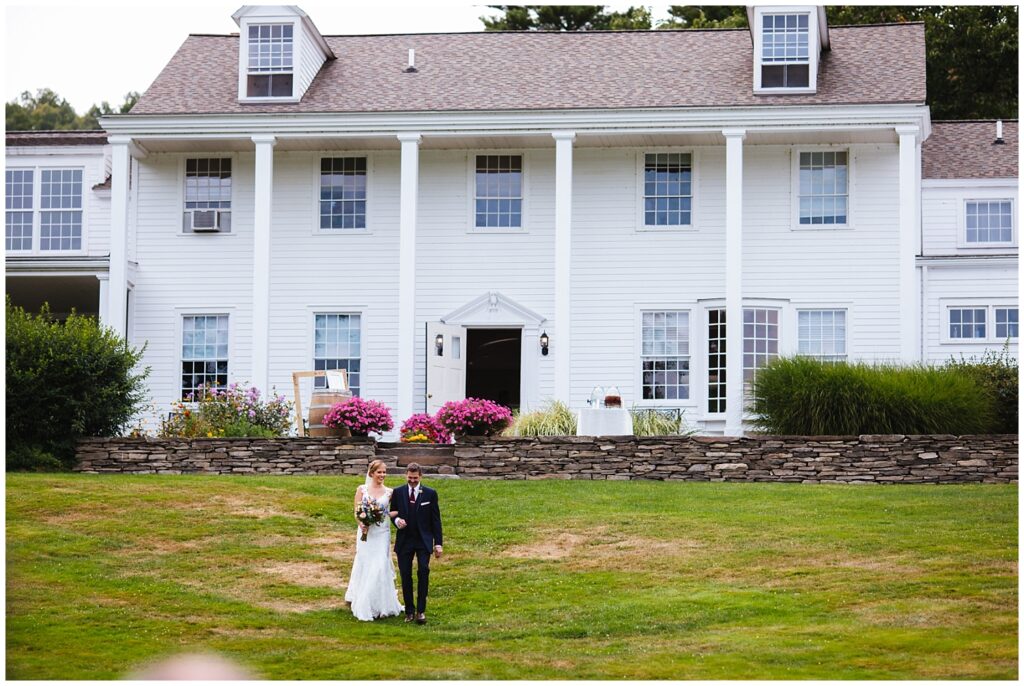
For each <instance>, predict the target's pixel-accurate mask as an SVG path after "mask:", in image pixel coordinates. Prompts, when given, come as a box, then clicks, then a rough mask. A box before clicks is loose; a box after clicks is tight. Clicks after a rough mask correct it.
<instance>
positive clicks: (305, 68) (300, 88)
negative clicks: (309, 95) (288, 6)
mask: <svg viewBox="0 0 1024 686" xmlns="http://www.w3.org/2000/svg"><path fill="white" fill-rule="evenodd" d="M295 28H296V42H297V43H298V46H297V47H298V50H296V51H295V52H296V55H295V57H296V60H295V86H296V90H295V95H296V97H299V98H301V97H302V96H303V94H305V92H306V90H307V89H308V88H309V84H311V83H313V79H314V78H315V77H316V75H317V72H319V71H320V67H322V66H323V64H324V55H323V53H322V52H320V48H319V47H317V45H316V43H315V42H314V39H313V37H312V36H310V35H309V33H308V32H307V31H306V27H305V25H304V24H303V23H302V22H301V21H297V22H296V23H295Z"/></svg>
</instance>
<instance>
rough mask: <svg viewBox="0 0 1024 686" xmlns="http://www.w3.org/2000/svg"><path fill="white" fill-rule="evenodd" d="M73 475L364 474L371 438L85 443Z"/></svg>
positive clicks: (373, 449) (370, 456) (370, 455)
mask: <svg viewBox="0 0 1024 686" xmlns="http://www.w3.org/2000/svg"><path fill="white" fill-rule="evenodd" d="M75 452H76V457H77V458H78V459H77V465H76V467H75V471H78V472H87V473H98V472H124V473H126V474H365V473H366V465H367V464H369V462H370V461H371V460H373V459H374V457H375V456H376V454H377V444H376V442H374V441H373V439H370V438H195V439H188V438H86V439H83V440H82V441H80V442H79V444H78V448H77V450H76V451H75Z"/></svg>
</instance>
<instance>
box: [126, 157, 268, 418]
mask: <svg viewBox="0 0 1024 686" xmlns="http://www.w3.org/2000/svg"><path fill="white" fill-rule="evenodd" d="M225 156H228V155H227V154H225ZM231 156H232V157H233V162H232V190H233V198H232V208H231V209H232V217H231V225H232V230H231V233H228V234H202V235H197V234H184V233H182V229H181V227H182V207H183V199H182V197H183V186H184V182H183V178H182V173H183V172H182V170H183V164H182V159H183V157H182V156H181V155H150V156H149V157H147V158H146V159H144V160H141V161H140V162H139V176H138V178H137V184H138V185H137V197H138V209H137V211H136V212H135V213H134V214H135V215H136V216H137V226H136V227H135V231H136V237H137V243H138V252H139V260H138V269H137V271H136V277H135V290H134V292H133V294H132V295H133V297H134V302H135V304H134V323H133V327H132V342H133V343H134V344H136V345H141V344H145V345H146V346H147V347H146V352H145V356H144V359H143V365H147V366H150V367H151V368H152V372H151V373H150V376H149V387H150V391H151V399H152V401H153V403H154V404H155V405H156V407H157V410H158V412H162V413H166V411H167V409H168V408H169V405H170V403H172V402H174V401H175V400H177V399H178V397H179V393H180V387H181V378H180V377H181V324H180V322H181V317H182V315H183V314H190V313H209V314H220V313H226V314H228V315H229V348H230V349H229V354H230V361H229V365H228V372H229V375H230V379H231V381H238V382H245V381H248V380H249V378H250V376H251V368H252V359H251V357H252V259H253V258H252V241H253V211H252V208H253V182H254V179H253V155H252V154H235V155H231Z"/></svg>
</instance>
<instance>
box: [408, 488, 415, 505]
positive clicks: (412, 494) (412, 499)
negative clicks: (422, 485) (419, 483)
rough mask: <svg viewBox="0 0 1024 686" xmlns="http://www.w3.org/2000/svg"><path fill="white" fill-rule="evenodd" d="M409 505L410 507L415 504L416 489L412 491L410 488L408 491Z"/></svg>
mask: <svg viewBox="0 0 1024 686" xmlns="http://www.w3.org/2000/svg"><path fill="white" fill-rule="evenodd" d="M409 504H410V505H415V504H416V489H414V488H410V489H409Z"/></svg>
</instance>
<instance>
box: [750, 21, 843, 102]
mask: <svg viewBox="0 0 1024 686" xmlns="http://www.w3.org/2000/svg"><path fill="white" fill-rule="evenodd" d="M747 18H748V19H749V21H750V31H751V33H752V34H753V39H754V92H755V93H761V94H765V95H769V94H772V95H774V94H784V93H816V92H817V90H818V62H819V60H820V57H821V51H822V50H823V49H824V50H827V49H828V47H829V46H828V24H827V23H826V21H825V8H824V7H820V6H812V5H770V6H763V7H761V6H758V7H752V8H748V9H747Z"/></svg>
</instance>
